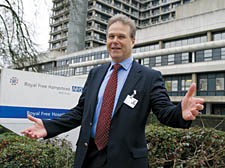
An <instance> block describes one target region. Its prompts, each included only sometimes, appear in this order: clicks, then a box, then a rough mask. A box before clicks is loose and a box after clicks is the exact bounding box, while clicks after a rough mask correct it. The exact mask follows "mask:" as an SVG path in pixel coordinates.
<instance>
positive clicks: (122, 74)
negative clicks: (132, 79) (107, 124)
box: [91, 56, 133, 138]
mask: <svg viewBox="0 0 225 168" xmlns="http://www.w3.org/2000/svg"><path fill="white" fill-rule="evenodd" d="M132 62H133V57H132V56H131V57H129V58H127V59H126V60H124V61H122V62H120V65H121V66H122V67H121V68H120V69H119V71H118V82H117V89H116V96H115V101H114V106H113V111H112V116H113V115H114V112H115V107H116V104H117V101H118V99H119V95H120V92H121V90H122V88H123V85H124V83H125V81H126V79H127V76H128V74H129V72H130V69H131V66H132ZM114 64H115V63H114V62H111V65H110V67H109V69H108V71H107V73H106V76H105V78H104V80H103V82H102V84H101V87H100V89H99V92H98V99H97V105H96V109H95V114H94V118H93V125H92V130H91V136H92V137H93V138H94V137H95V133H96V127H97V123H98V117H99V114H100V110H101V106H102V100H103V95H104V91H105V88H106V85H107V83H108V80H109V78H110V76H111V74H112V72H113V65H114Z"/></svg>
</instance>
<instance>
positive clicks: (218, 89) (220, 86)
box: [164, 72, 225, 96]
mask: <svg viewBox="0 0 225 168" xmlns="http://www.w3.org/2000/svg"><path fill="white" fill-rule="evenodd" d="M164 81H165V87H166V89H167V91H168V94H169V96H184V95H185V94H186V92H187V90H188V89H189V87H190V86H191V83H192V76H191V75H177V76H165V77H164ZM224 83H225V72H218V73H202V74H198V75H197V96H225V87H224Z"/></svg>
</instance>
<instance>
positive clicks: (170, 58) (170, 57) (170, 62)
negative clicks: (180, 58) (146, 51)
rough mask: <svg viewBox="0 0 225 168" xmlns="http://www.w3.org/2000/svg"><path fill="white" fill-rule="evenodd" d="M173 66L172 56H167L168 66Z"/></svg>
mask: <svg viewBox="0 0 225 168" xmlns="http://www.w3.org/2000/svg"><path fill="white" fill-rule="evenodd" d="M172 64H174V55H173V54H171V55H168V65H172Z"/></svg>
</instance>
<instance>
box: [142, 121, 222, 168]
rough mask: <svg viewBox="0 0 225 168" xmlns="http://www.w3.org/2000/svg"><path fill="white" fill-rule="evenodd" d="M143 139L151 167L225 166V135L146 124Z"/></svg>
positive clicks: (191, 167)
mask: <svg viewBox="0 0 225 168" xmlns="http://www.w3.org/2000/svg"><path fill="white" fill-rule="evenodd" d="M146 138H147V143H148V147H149V162H150V167H151V168H156V167H163V166H164V167H176V168H179V167H187V168H200V167H216V168H224V167H225V132H222V131H218V130H215V129H208V128H190V129H175V128H169V127H165V126H163V127H161V126H153V125H149V126H147V127H146Z"/></svg>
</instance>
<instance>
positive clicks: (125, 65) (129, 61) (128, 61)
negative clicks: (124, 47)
mask: <svg viewBox="0 0 225 168" xmlns="http://www.w3.org/2000/svg"><path fill="white" fill-rule="evenodd" d="M133 60H134V58H133V56H130V57H129V58H127V59H125V60H123V61H122V62H120V63H119V64H120V65H121V66H122V67H123V69H124V70H126V71H127V70H128V68H129V66H130V65H131V64H132V62H133ZM114 64H116V63H115V62H113V61H112V62H111V65H110V68H109V69H112V67H113V65H114Z"/></svg>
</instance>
